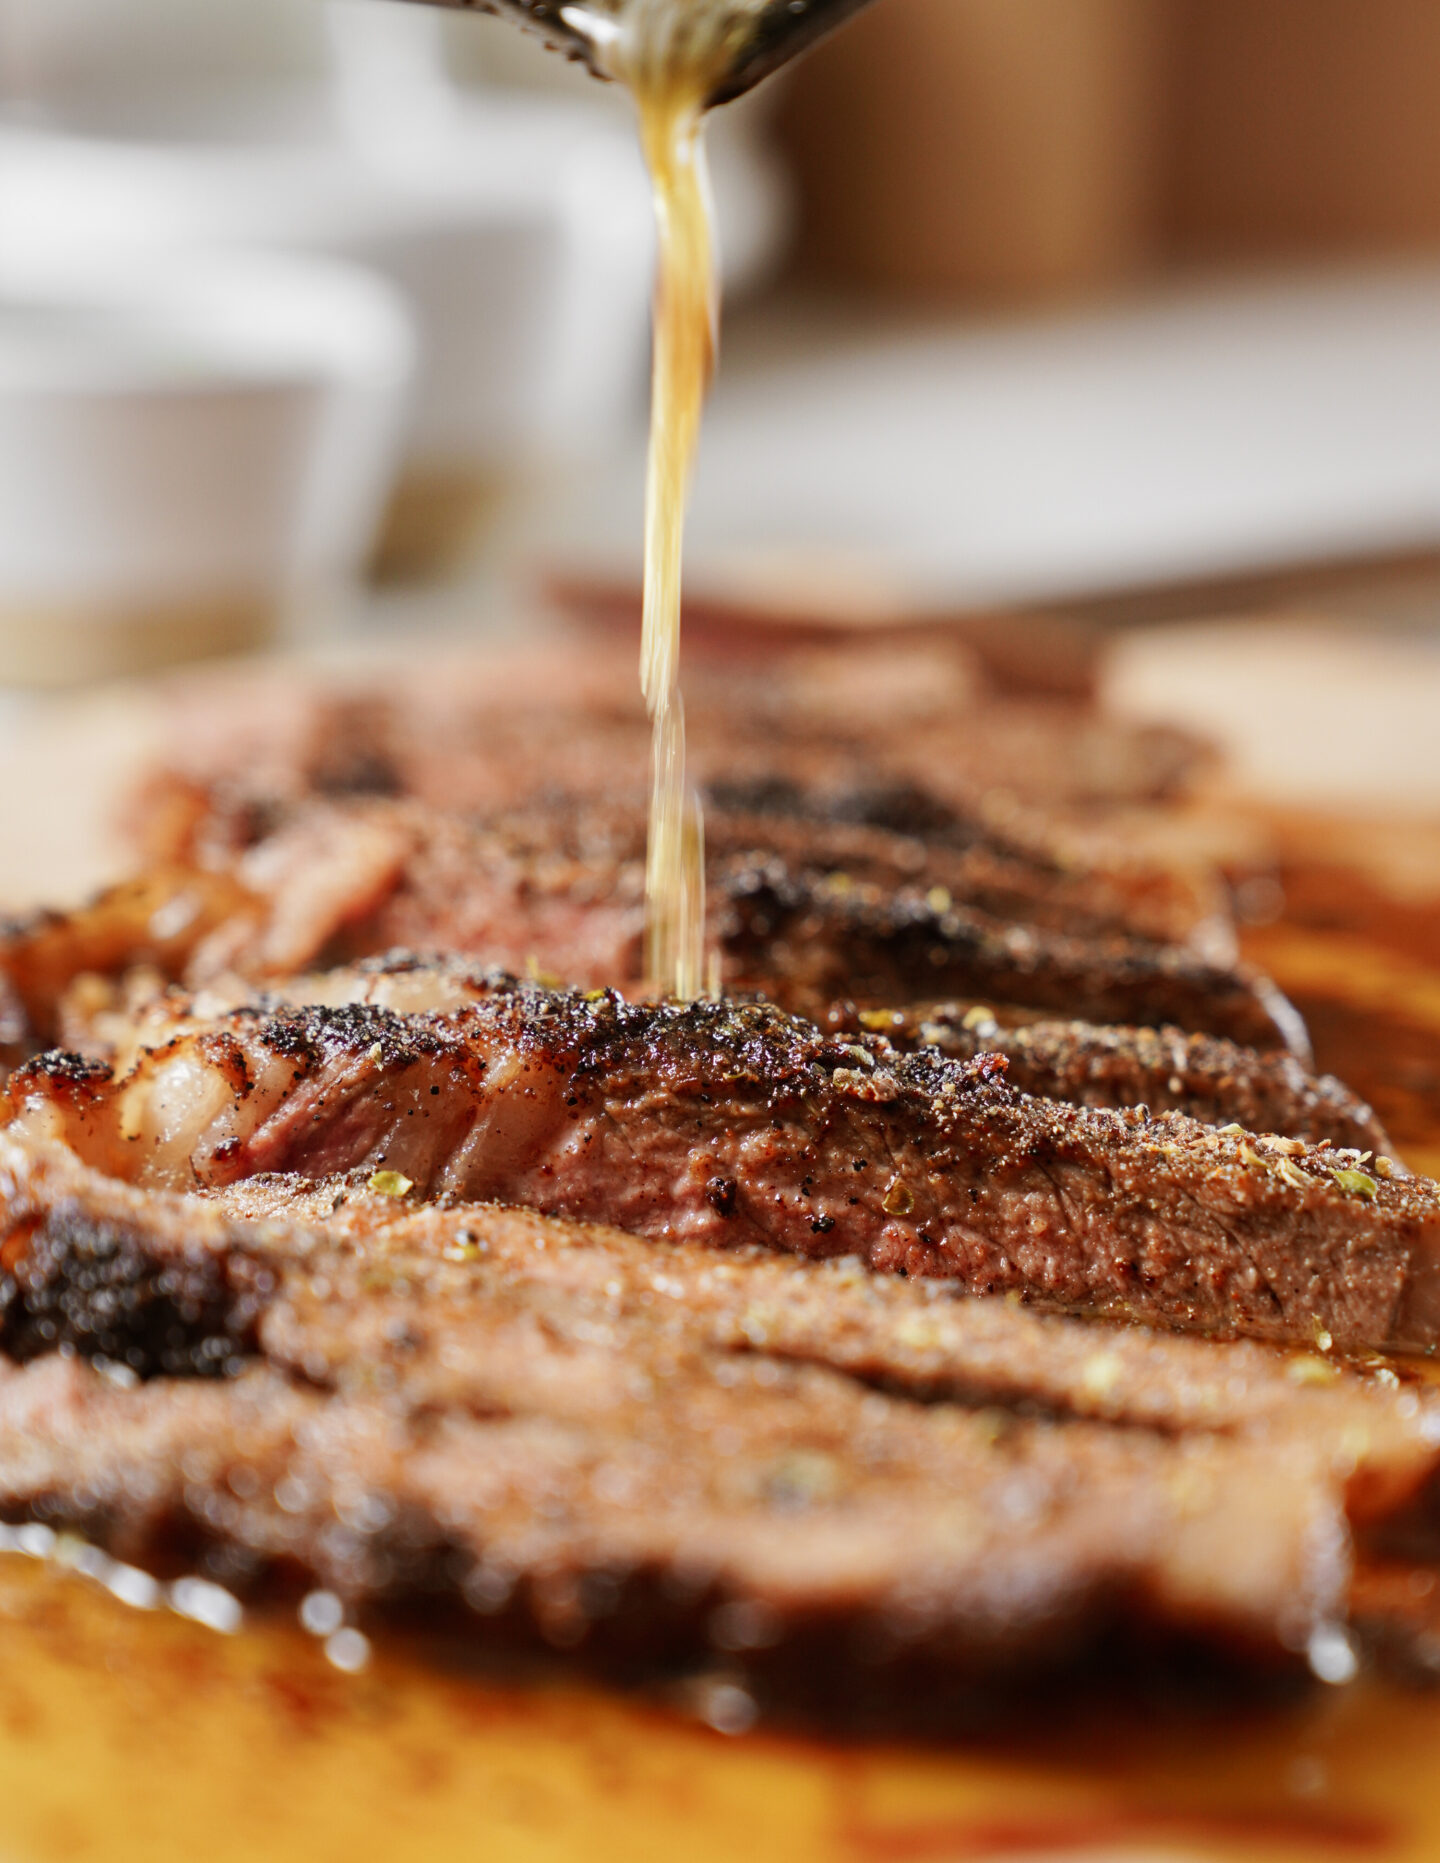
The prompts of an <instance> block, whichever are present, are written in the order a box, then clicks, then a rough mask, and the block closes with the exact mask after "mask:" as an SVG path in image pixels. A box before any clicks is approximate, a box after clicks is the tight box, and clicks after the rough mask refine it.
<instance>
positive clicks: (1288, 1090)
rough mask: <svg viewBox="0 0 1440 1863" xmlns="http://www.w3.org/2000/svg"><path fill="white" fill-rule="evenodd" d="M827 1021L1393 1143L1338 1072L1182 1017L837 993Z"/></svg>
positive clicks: (1135, 1097)
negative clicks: (868, 1001) (999, 1013)
mask: <svg viewBox="0 0 1440 1863" xmlns="http://www.w3.org/2000/svg"><path fill="white" fill-rule="evenodd" d="M824 1025H825V1026H826V1027H827V1028H831V1029H834V1030H836V1031H837V1032H839V1031H841V1030H849V1031H850V1032H852V1033H856V1034H858V1033H860V1032H862V1031H863V1030H873V1031H874V1032H876V1033H878V1034H883V1035H884V1036H885V1037H886V1039H887V1040H888V1041H890V1042H891V1043H893V1044H894V1045H895V1046H896V1047H897V1048H904V1049H907V1050H911V1049H915V1048H920V1047H929V1048H935V1049H936V1050H937V1051H938V1052H939V1053H941V1054H943V1055H947V1056H949V1057H950V1058H951V1059H954V1060H960V1061H968V1060H973V1059H975V1058H976V1057H977V1056H978V1055H981V1054H1003V1055H1004V1056H1005V1059H1006V1061H1007V1062H1008V1063H1009V1065H1008V1067H1007V1069H1006V1075H1005V1078H1006V1079H1007V1080H1008V1081H1009V1083H1010V1084H1011V1086H1013V1087H1017V1088H1018V1089H1019V1090H1020V1091H1021V1092H1022V1093H1031V1094H1035V1095H1036V1096H1038V1097H1039V1098H1041V1099H1050V1100H1069V1101H1071V1102H1073V1103H1074V1104H1075V1105H1078V1106H1110V1107H1125V1106H1147V1107H1149V1108H1150V1109H1151V1110H1152V1111H1153V1112H1161V1113H1164V1112H1181V1113H1186V1114H1188V1115H1189V1116H1190V1117H1191V1118H1192V1119H1198V1120H1200V1121H1201V1122H1202V1123H1203V1124H1205V1125H1212V1126H1225V1125H1230V1124H1232V1123H1234V1124H1238V1125H1242V1126H1244V1127H1245V1129H1246V1131H1247V1132H1273V1133H1278V1134H1279V1135H1280V1136H1281V1137H1284V1138H1296V1139H1304V1140H1305V1141H1306V1143H1307V1144H1311V1145H1319V1144H1324V1143H1327V1142H1328V1143H1329V1144H1331V1145H1335V1146H1339V1147H1340V1148H1342V1149H1345V1148H1350V1149H1354V1150H1357V1151H1367V1152H1371V1153H1375V1152H1379V1153H1382V1154H1383V1153H1386V1152H1388V1151H1389V1149H1390V1144H1389V1140H1388V1139H1387V1138H1386V1135H1385V1132H1384V1129H1383V1128H1382V1127H1381V1125H1380V1122H1379V1121H1378V1120H1377V1119H1376V1117H1375V1114H1374V1113H1373V1112H1372V1111H1371V1109H1370V1108H1369V1107H1368V1106H1367V1105H1366V1104H1365V1103H1364V1102H1363V1101H1362V1100H1360V1099H1358V1098H1357V1097H1356V1096H1355V1095H1354V1094H1353V1093H1352V1092H1351V1091H1350V1089H1349V1088H1348V1087H1346V1086H1345V1085H1344V1084H1343V1083H1342V1082H1340V1081H1338V1080H1336V1079H1335V1078H1334V1076H1333V1075H1330V1074H1323V1075H1321V1076H1319V1077H1318V1078H1317V1077H1316V1076H1315V1075H1313V1074H1307V1073H1306V1071H1305V1069H1304V1068H1303V1067H1302V1066H1301V1065H1300V1063H1299V1062H1298V1061H1297V1060H1296V1059H1295V1057H1294V1055H1290V1054H1280V1055H1274V1054H1268V1055H1267V1054H1258V1053H1256V1051H1255V1050H1254V1049H1253V1048H1244V1047H1241V1046H1240V1045H1239V1044H1238V1043H1236V1042H1228V1041H1222V1040H1219V1039H1217V1038H1216V1037H1214V1036H1209V1035H1187V1034H1186V1033H1185V1031H1184V1030H1183V1029H1177V1028H1159V1029H1148V1028H1124V1027H1106V1026H1102V1025H1097V1024H1096V1023H1093V1022H1049V1021H1036V1022H1031V1023H1026V1024H1022V1025H1021V1026H1019V1027H1014V1028H1006V1027H1002V1025H1001V1023H1000V1022H999V1020H998V1019H997V1018H996V1017H995V1016H994V1015H992V1014H991V1012H990V1011H989V1010H988V1009H987V1008H985V1007H984V1006H982V1005H967V1004H954V1003H932V1004H926V1005H924V1006H923V1007H921V1008H915V1009H895V1010H889V1009H886V1010H873V1011H859V1012H857V1011H856V1010H855V1009H854V1007H853V1005H850V1004H837V1005H836V1006H835V1007H834V1008H833V1009H832V1010H831V1011H830V1012H829V1013H827V1015H826V1016H825V1017H824Z"/></svg>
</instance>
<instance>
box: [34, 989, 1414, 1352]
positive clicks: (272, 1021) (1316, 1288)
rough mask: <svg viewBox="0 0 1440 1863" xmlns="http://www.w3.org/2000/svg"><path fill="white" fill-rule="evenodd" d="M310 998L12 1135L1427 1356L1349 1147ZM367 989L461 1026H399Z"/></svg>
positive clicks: (941, 1072)
mask: <svg viewBox="0 0 1440 1863" xmlns="http://www.w3.org/2000/svg"><path fill="white" fill-rule="evenodd" d="M313 988H314V990H315V992H316V994H318V995H319V996H320V997H321V998H322V1001H323V1003H324V1004H325V1005H327V1006H317V1005H316V1004H314V1003H311V1004H308V1005H304V1006H284V1005H278V1004H275V1003H271V1004H268V1005H267V1004H263V1003H262V1004H259V1005H251V1006H246V1007H242V1008H237V1009H233V1010H230V1011H227V1012H223V1013H217V1014H215V1015H213V1016H210V1017H208V1018H205V1017H200V1016H197V1015H195V1014H193V1013H192V1014H189V1015H188V1016H187V1015H186V1014H185V1006H184V1005H183V1003H177V1002H176V1001H175V1000H174V999H170V1000H169V1005H168V1007H169V1012H170V1013H171V1014H172V1015H173V1016H176V1017H178V1018H179V1020H178V1021H177V1022H176V1023H175V1025H174V1026H175V1029H176V1032H174V1033H172V1034H168V1035H166V1034H165V1032H164V1031H163V1030H157V1031H156V1038H155V1041H154V1044H153V1045H148V1046H142V1047H141V1048H140V1049H139V1051H138V1053H137V1054H136V1055H135V1057H134V1060H133V1062H132V1064H131V1065H130V1066H129V1067H128V1068H127V1069H126V1070H125V1071H123V1072H122V1073H120V1074H118V1075H117V1074H116V1073H115V1072H113V1071H112V1070H111V1069H110V1068H109V1067H107V1066H104V1065H99V1064H95V1063H86V1062H82V1061H80V1060H79V1059H78V1058H77V1057H75V1056H67V1055H64V1054H52V1055H47V1056H42V1057H41V1058H40V1059H39V1060H38V1061H36V1062H34V1063H31V1064H30V1065H29V1066H27V1067H25V1068H23V1069H21V1070H20V1071H19V1072H17V1073H16V1074H15V1076H14V1077H13V1078H12V1081H11V1083H10V1087H9V1092H8V1108H9V1111H8V1119H9V1123H10V1126H11V1128H12V1130H13V1131H14V1132H15V1133H17V1134H19V1135H24V1136H28V1137H30V1138H39V1139H53V1140H60V1141H63V1142H64V1143H65V1144H66V1145H68V1146H69V1147H70V1148H71V1149H72V1150H73V1151H74V1152H75V1153H76V1154H77V1155H78V1156H79V1157H81V1158H82V1159H84V1160H85V1161H86V1162H87V1163H88V1164H90V1165H92V1166H94V1167H95V1168H96V1169H98V1170H101V1171H103V1172H106V1173H108V1174H110V1175H111V1176H114V1177H116V1178H120V1179H123V1180H126V1181H128V1182H131V1183H136V1184H140V1185H147V1186H156V1187H164V1188H172V1189H180V1190H191V1189H194V1190H200V1191H208V1192H213V1191H217V1190H220V1189H223V1188H225V1187H226V1186H229V1185H234V1184H236V1183H237V1182H241V1181H244V1180H247V1179H254V1178H257V1177H261V1176H276V1177H280V1178H297V1179H303V1180H309V1181H311V1182H321V1181H331V1180H341V1179H345V1180H347V1181H351V1182H353V1183H355V1184H357V1185H360V1186H363V1187H366V1188H368V1190H369V1192H370V1193H371V1194H375V1195H380V1196H384V1197H391V1198H396V1199H413V1200H424V1199H429V1200H434V1201H441V1202H457V1203H476V1202H503V1203H510V1204H517V1205H521V1206H525V1207H528V1208H531V1209H534V1210H538V1211H542V1212H544V1213H546V1214H552V1215H560V1216H568V1217H575V1218H582V1219H586V1220H591V1221H600V1222H607V1223H613V1224H615V1225H617V1226H618V1227H621V1228H623V1229H626V1230H628V1231H630V1232H632V1233H633V1234H636V1235H641V1236H649V1237H653V1238H657V1239H661V1240H665V1241H672V1242H682V1241H683V1242H702V1243H706V1244H709V1245H711V1246H715V1247H722V1248H735V1247H743V1246H759V1247H764V1248H768V1249H774V1250H781V1251H785V1252H788V1253H792V1254H797V1255H805V1256H811V1257H826V1256H840V1255H846V1256H852V1255H853V1256H858V1257H860V1258H861V1259H863V1260H864V1261H865V1262H866V1263H867V1264H868V1266H869V1267H870V1268H871V1269H872V1270H874V1271H876V1272H888V1273H897V1274H902V1275H910V1276H923V1277H940V1278H945V1279H951V1280H956V1281H959V1282H961V1283H962V1284H963V1285H964V1286H965V1287H967V1288H968V1289H970V1290H971V1291H972V1292H975V1293H982V1294H1006V1293H1010V1294H1015V1295H1018V1296H1021V1297H1023V1298H1025V1299H1028V1300H1032V1301H1035V1302H1038V1303H1043V1304H1045V1305H1048V1306H1052V1307H1059V1308H1066V1309H1070V1310H1075V1311H1083V1312H1105V1313H1111V1314H1121V1315H1125V1316H1128V1317H1134V1318H1138V1319H1143V1320H1147V1321H1149V1322H1152V1323H1155V1324H1160V1325H1168V1326H1180V1327H1191V1328H1197V1329H1200V1330H1204V1331H1213V1332H1225V1333H1246V1334H1251V1335H1254V1336H1256V1337H1261V1338H1272V1339H1288V1340H1298V1341H1302V1342H1304V1343H1307V1344H1310V1343H1314V1342H1319V1343H1321V1344H1322V1345H1331V1344H1333V1345H1335V1346H1338V1347H1342V1348H1347V1349H1349V1348H1361V1347H1369V1348H1375V1349H1387V1348H1393V1349H1424V1348H1426V1347H1428V1346H1431V1345H1433V1344H1434V1343H1436V1340H1437V1338H1440V1191H1437V1189H1436V1186H1435V1185H1433V1184H1431V1183H1429V1182H1428V1181H1426V1180H1422V1179H1417V1178H1408V1177H1402V1176H1400V1175H1398V1174H1396V1173H1395V1172H1394V1169H1393V1167H1392V1166H1391V1165H1390V1164H1389V1162H1388V1161H1387V1160H1384V1159H1380V1158H1375V1157H1372V1156H1369V1155H1368V1154H1366V1153H1363V1152H1357V1151H1351V1150H1340V1149H1337V1148H1335V1147H1333V1146H1315V1147H1309V1146H1306V1145H1304V1144H1302V1143H1301V1142H1299V1141H1296V1140H1287V1139H1278V1138H1274V1137H1263V1136H1256V1135H1252V1134H1248V1133H1246V1132H1244V1131H1243V1130H1241V1129H1239V1128H1226V1129H1221V1130H1216V1129H1215V1128H1213V1127H1207V1126H1203V1125H1200V1124H1198V1123H1196V1122H1195V1121H1193V1120H1189V1119H1186V1118H1184V1117H1182V1116H1180V1115H1175V1114H1172V1115H1168V1116H1165V1117H1160V1118H1151V1117H1149V1116H1148V1114H1147V1113H1146V1112H1145V1111H1144V1109H1143V1108H1136V1109H1132V1110H1130V1111H1127V1112H1110V1111H1102V1110H1096V1109H1091V1108H1086V1107H1081V1106H1075V1105H1067V1104H1061V1103H1059V1102H1055V1101H1050V1100H1043V1099H1036V1098H1031V1097H1028V1096H1026V1095H1024V1094H1021V1093H1018V1092H1016V1091H1015V1090H1014V1089H1013V1088H1011V1087H1009V1086H1008V1085H1007V1084H1006V1083H1005V1079H1004V1074H1005V1061H1004V1058H1003V1057H1000V1056H994V1055H982V1056H979V1057H978V1058H976V1059H973V1060H970V1061H965V1062H961V1061H956V1060H952V1059H947V1058H946V1057H944V1056H943V1055H941V1054H940V1053H938V1052H937V1051H935V1050H933V1049H926V1050H923V1051H922V1052H919V1053H915V1054H902V1053H900V1052H898V1051H897V1050H896V1049H895V1048H893V1047H892V1046H891V1045H890V1044H889V1043H888V1042H887V1041H885V1040H884V1039H883V1037H880V1036H876V1035H871V1034H868V1033H866V1034H863V1035H860V1036H855V1037H851V1038H832V1037H828V1036H826V1035H825V1034H823V1033H822V1032H821V1031H820V1030H819V1029H817V1028H816V1027H814V1026H813V1025H812V1024H810V1023H807V1022H803V1021H801V1020H799V1019H798V1018H795V1017H792V1016H789V1015H786V1014H784V1013H783V1012H781V1011H780V1010H778V1009H776V1008H774V1007H773V1006H770V1005H767V1004H759V1003H755V1004H725V1003H697V1004H693V1005H690V1006H688V1007H681V1006H678V1005H670V1004H664V1005H654V1004H633V1003H627V1002H625V1001H624V1000H623V999H622V998H620V997H619V996H617V995H615V994H614V993H613V992H607V991H600V990H596V991H591V992H588V993H585V994H578V993H575V992H567V991H560V990H547V989H543V988H541V987H539V986H535V985H529V984H521V983H517V982H515V981H514V980H513V979H510V978H504V977H495V976H486V975H484V974H481V973H467V972H466V971H465V970H464V968H463V966H460V965H456V964H451V965H449V966H444V965H442V966H440V967H439V968H438V969H437V968H436V967H433V966H429V965H426V964H424V963H422V962H421V961H420V960H417V959H407V958H399V959H392V960H390V961H389V962H388V963H384V964H380V965H373V966H370V967H361V968H360V969H358V970H356V971H354V972H350V973H344V974H340V975H332V976H330V977H328V978H326V979H324V980H322V981H320V982H319V983H317V984H315V985H314V986H313ZM391 988H394V989H395V990H396V991H398V992H402V993H403V992H410V993H411V994H412V997H413V994H414V993H415V992H417V991H420V990H425V989H433V990H434V991H436V992H441V993H445V994H446V998H447V1000H448V1001H449V1002H450V1003H451V1004H452V1005H453V1006H452V1007H450V1008H449V1009H448V1010H447V1011H446V1012H444V1013H440V1012H437V1011H433V1010H432V1011H431V1012H430V1013H408V1014H407V1013H401V1012H399V1011H397V1010H395V1009H392V1008H389V1007H387V1006H386V1005H385V1003H384V1001H383V998H384V996H385V994H386V993H387V991H388V990H390V989H391ZM346 997H349V998H350V999H351V1000H349V1001H346V1000H343V999H345V998H346ZM189 1007H190V1009H191V1010H192V1011H193V1010H194V1008H195V1005H193V1004H191V1005H190V1006H189Z"/></svg>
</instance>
